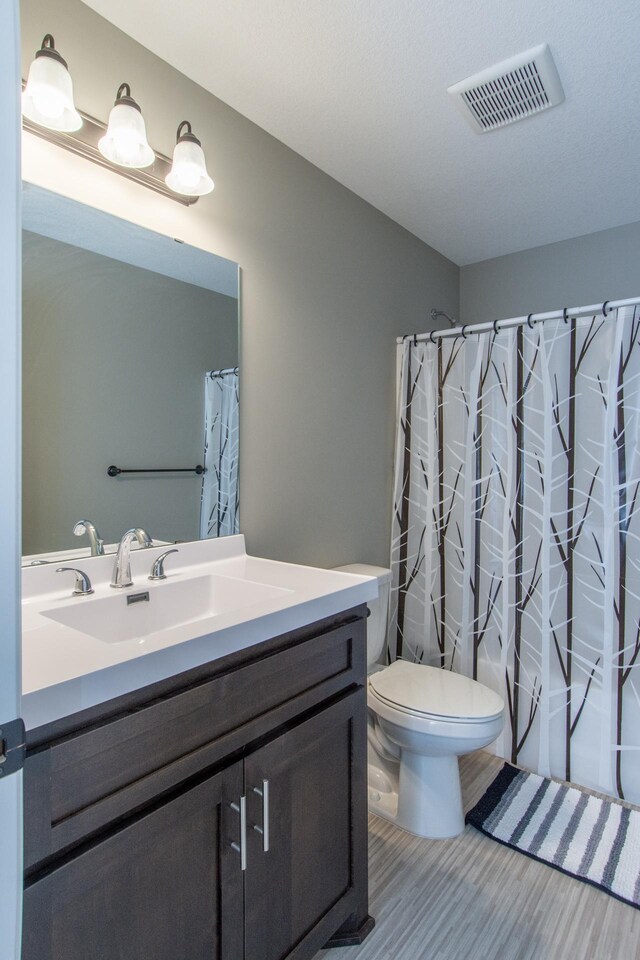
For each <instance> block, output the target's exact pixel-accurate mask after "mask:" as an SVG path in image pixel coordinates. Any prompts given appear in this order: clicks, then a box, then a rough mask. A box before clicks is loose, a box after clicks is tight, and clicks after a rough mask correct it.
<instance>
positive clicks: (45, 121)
mask: <svg viewBox="0 0 640 960" xmlns="http://www.w3.org/2000/svg"><path fill="white" fill-rule="evenodd" d="M22 112H23V114H24V116H25V117H27V119H29V120H31V121H32V123H36V124H38V125H39V126H41V127H46V128H47V129H48V130H59V131H63V132H67V133H68V132H71V131H73V130H79V129H80V127H81V126H82V117H81V116H80V114H79V113H78V111H77V110H76V108H75V105H74V102H73V83H72V81H71V74H70V73H69V69H68V67H67V63H66V60H63V58H62V57H61V56H60V54H59V53H58V51H57V50H56V45H55V41H54V39H53V37H52V36H51V34H50V33H47V34H46V35H45V37H44V38H43V40H42V46H41V47H40V49H39V50H38V52H37V53H36V56H35V60H34V61H33V62H32V64H31V66H30V67H29V76H28V78H27V84H26V87H25V89H24V92H23V94H22Z"/></svg>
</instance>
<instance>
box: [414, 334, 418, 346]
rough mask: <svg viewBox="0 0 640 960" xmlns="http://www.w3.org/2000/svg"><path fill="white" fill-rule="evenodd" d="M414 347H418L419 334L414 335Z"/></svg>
mask: <svg viewBox="0 0 640 960" xmlns="http://www.w3.org/2000/svg"><path fill="white" fill-rule="evenodd" d="M413 345H414V347H417V346H418V334H417V333H414V335H413Z"/></svg>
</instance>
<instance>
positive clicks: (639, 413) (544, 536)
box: [389, 307, 640, 803]
mask: <svg viewBox="0 0 640 960" xmlns="http://www.w3.org/2000/svg"><path fill="white" fill-rule="evenodd" d="M400 349H401V351H402V362H401V375H400V386H399V391H400V392H399V401H398V430H397V446H396V471H395V495H394V511H393V534H392V568H393V586H392V590H393V593H392V609H391V622H390V631H389V638H390V640H389V645H390V649H389V657H390V659H395V658H396V657H402V658H405V659H410V660H416V661H419V662H424V663H427V664H431V665H435V666H438V667H442V668H443V669H446V670H454V671H457V672H460V673H463V674H466V675H467V676H469V677H473V678H475V679H477V680H479V681H481V682H482V683H484V684H486V685H487V686H489V687H491V688H492V689H494V690H496V691H497V692H498V693H500V694H501V695H502V696H503V697H504V701H505V716H506V720H505V728H504V732H503V734H502V735H501V737H500V739H499V740H498V742H497V745H496V747H497V750H498V752H499V753H500V754H501V755H502V756H503V757H505V758H507V759H508V760H510V761H512V762H514V763H517V764H519V765H521V766H523V767H526V768H528V769H531V770H535V771H537V772H539V773H542V774H545V775H551V776H555V777H558V778H561V779H564V780H572V781H574V782H576V783H579V784H583V785H586V786H589V787H592V788H595V789H597V790H601V791H603V792H606V793H609V794H611V795H614V796H619V797H624V798H626V799H627V800H630V801H632V802H635V803H640V754H639V751H640V450H639V440H640V309H639V308H638V307H624V308H619V309H618V310H617V311H611V312H609V314H608V315H607V316H606V317H604V316H603V314H602V313H600V314H599V315H597V316H593V317H585V318H581V319H577V320H573V319H572V320H569V321H568V322H566V323H565V322H563V321H562V320H560V321H547V322H545V323H539V324H536V325H534V326H533V327H529V326H527V325H526V324H525V325H524V326H519V327H514V328H511V329H507V330H499V331H498V332H497V333H484V334H472V333H470V332H468V334H467V337H466V339H465V338H463V337H462V336H457V337H452V338H442V339H435V340H434V342H430V341H426V342H417V343H414V341H413V340H411V339H405V340H404V342H403V344H402V347H401V348H400Z"/></svg>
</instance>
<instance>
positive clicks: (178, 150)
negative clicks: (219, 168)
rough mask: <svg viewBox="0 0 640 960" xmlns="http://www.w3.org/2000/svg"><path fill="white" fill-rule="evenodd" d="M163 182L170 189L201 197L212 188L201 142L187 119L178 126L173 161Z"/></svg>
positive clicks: (189, 195)
mask: <svg viewBox="0 0 640 960" xmlns="http://www.w3.org/2000/svg"><path fill="white" fill-rule="evenodd" d="M165 182H166V184H167V186H168V187H169V188H170V189H171V190H174V191H175V192H176V193H181V194H183V195H184V196H186V197H202V196H204V194H205V193H211V191H212V190H213V187H214V183H213V180H212V179H211V177H210V176H209V174H208V173H207V165H206V161H205V157H204V150H203V149H202V144H201V142H200V141H199V140H198V138H197V137H196V136H195V134H194V133H193V131H192V129H191V124H190V123H189V121H188V120H183V121H182V123H181V124H180V125H179V126H178V132H177V134H176V145H175V147H174V149H173V163H172V165H171V170H170V171H169V173H168V174H167V176H166V177H165Z"/></svg>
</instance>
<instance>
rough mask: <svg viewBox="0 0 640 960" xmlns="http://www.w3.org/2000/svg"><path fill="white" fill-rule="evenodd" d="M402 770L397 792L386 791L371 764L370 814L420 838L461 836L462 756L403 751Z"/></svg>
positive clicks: (434, 838)
mask: <svg viewBox="0 0 640 960" xmlns="http://www.w3.org/2000/svg"><path fill="white" fill-rule="evenodd" d="M372 768H373V769H372ZM399 772H400V776H399V784H398V790H397V792H396V791H395V790H393V789H388V790H386V791H385V790H381V789H380V786H381V778H380V777H379V776H377V771H376V770H375V767H373V765H371V766H370V770H369V811H370V813H373V814H375V815H376V816H379V817H383V818H384V819H385V820H390V821H391V823H394V824H395V825H396V826H397V827H401V828H402V829H403V830H407V831H408V832H409V833H413V834H415V835H416V836H418V837H426V838H428V839H432V840H445V839H450V838H452V837H457V836H459V834H461V833H462V831H463V830H464V811H463V807H462V793H461V789H460V771H459V768H458V758H457V757H456V756H444V757H429V756H424V755H422V754H418V753H412V752H411V751H409V750H403V751H402V757H401V761H400V771H399ZM389 786H390V787H391V784H389Z"/></svg>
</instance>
